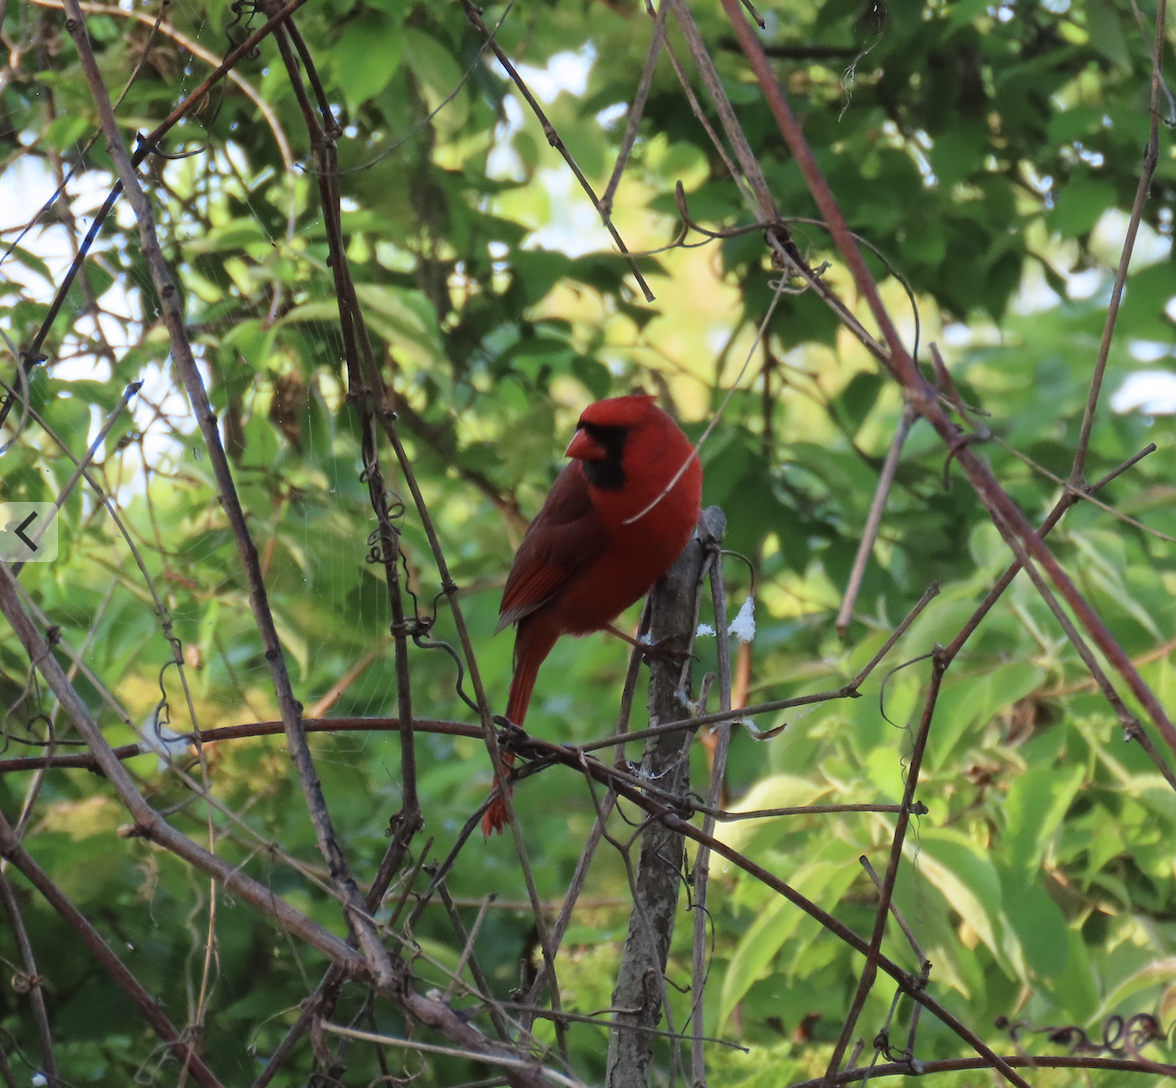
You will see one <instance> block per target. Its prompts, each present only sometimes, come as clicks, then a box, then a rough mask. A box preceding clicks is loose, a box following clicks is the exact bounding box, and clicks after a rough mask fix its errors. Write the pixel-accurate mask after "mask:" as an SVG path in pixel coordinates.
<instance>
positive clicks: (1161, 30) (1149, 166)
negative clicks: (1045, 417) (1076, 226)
mask: <svg viewBox="0 0 1176 1088" xmlns="http://www.w3.org/2000/svg"><path fill="white" fill-rule="evenodd" d="M1167 15H1168V2H1167V0H1158V3H1157V4H1156V36H1155V46H1154V48H1153V59H1152V82H1151V103H1150V109H1149V110H1148V114H1149V116H1150V118H1151V131H1150V134H1149V136H1148V141H1147V147H1146V149H1145V150H1144V153H1143V168H1142V169H1141V170H1140V172H1139V185H1138V186H1137V187H1136V189H1135V200H1134V202H1133V203H1132V205H1131V218H1130V219H1129V220H1128V222H1127V234H1126V236H1125V237H1124V239H1123V251H1122V252H1121V253H1120V254H1119V267H1118V268H1117V269H1116V271H1115V285H1114V287H1113V288H1111V297H1110V300H1109V302H1108V303H1107V317H1106V321H1105V322H1104V324H1103V332H1102V339H1101V340H1100V341H1099V345H1098V356H1097V357H1096V358H1095V361H1094V373H1093V374H1092V375H1091V378H1090V393H1089V395H1088V396H1087V398H1086V408H1085V409H1084V410H1083V412H1082V428H1081V430H1080V431H1079V433H1078V443H1077V445H1076V446H1075V449H1074V463H1073V465H1072V466H1071V468H1070V484H1071V485H1072V486H1074V487H1079V486H1081V484H1082V481H1083V479H1084V474H1085V470H1086V454H1087V451H1088V449H1089V448H1090V435H1091V432H1092V431H1093V430H1094V416H1095V412H1096V410H1097V409H1098V400H1099V395H1100V394H1101V392H1102V383H1103V377H1104V375H1105V374H1106V368H1107V358H1108V356H1109V355H1110V353H1111V341H1112V339H1113V338H1114V335H1115V325H1116V323H1117V322H1118V319H1119V305H1120V303H1121V302H1122V301H1123V288H1124V287H1125V285H1126V283H1127V271H1128V269H1129V268H1130V266H1131V255H1132V253H1133V252H1134V251H1135V239H1136V237H1137V236H1138V234H1139V224H1140V221H1141V220H1142V218H1143V206H1144V204H1145V203H1146V201H1147V196H1148V192H1149V190H1150V189H1151V183H1152V178H1153V177H1154V176H1155V172H1156V166H1157V164H1158V163H1159V161H1160V88H1161V87H1162V86H1163V83H1164V76H1163V68H1164V42H1165V40H1166V38H1165V27H1166V23H1167Z"/></svg>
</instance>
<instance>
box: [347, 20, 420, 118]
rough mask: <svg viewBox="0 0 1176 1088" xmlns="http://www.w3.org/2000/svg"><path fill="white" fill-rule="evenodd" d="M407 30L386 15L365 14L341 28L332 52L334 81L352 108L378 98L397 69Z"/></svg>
mask: <svg viewBox="0 0 1176 1088" xmlns="http://www.w3.org/2000/svg"><path fill="white" fill-rule="evenodd" d="M409 33H410V32H409V31H402V30H400V29H399V28H398V27H397V25H396V23H395V22H393V20H392V19H390V18H388V16H386V15H384V14H382V13H380V12H376V11H367V12H365V13H364V14H362V15H360V16H359V17H358V18H357V19H353V20H352V21H351V22H349V23H348V24H347V25H346V26H345V27H344V28H343V33H342V34H341V35H340V36H339V41H338V42H336V43H335V46H334V48H333V49H332V51H331V52H332V58H333V61H334V68H335V80H336V82H337V83H338V84H339V86H340V87H342V88H343V93H344V94H345V95H347V100H348V102H349V104H350V105H351V108H352V109H355V108H356V107H357V106H358V105H359V104H360V103H361V102H366V101H367V100H368V99H369V98H374V97H375V96H376V95H378V94H379V93H380V92H381V91H382V90H383V89H384V88H385V87H386V86H388V82H389V81H390V80H391V79H392V77H393V75H395V74H396V69H397V68H399V67H400V58H401V51H402V48H403V46H404V44H405V38H406V37H407V35H408V34H409Z"/></svg>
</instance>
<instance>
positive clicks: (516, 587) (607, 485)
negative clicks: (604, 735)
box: [482, 395, 702, 837]
mask: <svg viewBox="0 0 1176 1088" xmlns="http://www.w3.org/2000/svg"><path fill="white" fill-rule="evenodd" d="M565 456H567V457H570V458H572V463H571V464H570V465H567V466H566V467H565V468H564V470H563V471H562V472H561V473H560V474H559V477H558V479H556V481H555V485H554V486H553V487H552V489H551V494H549V495H548V496H547V501H546V502H545V503H544V504H543V509H542V510H540V511H539V514H538V516H537V517H536V518H535V520H534V521H533V522H531V526H530V528H529V529H528V530H527V533H526V536H524V537H523V542H522V544H521V545H519V550H518V553H517V554H516V555H515V559H514V565H513V566H512V567H511V569H510V575H509V576H508V577H507V579H506V589H505V590H504V591H503V594H502V606H501V608H500V609H499V620H498V629H497V631H501V630H502V629H503V628H504V627H507V626H509V625H510V624H512V623H517V624H518V631H517V633H516V635H515V649H514V677H513V679H512V680H511V684H510V699H509V701H508V703H507V707H506V716H507V718H509V719H510V721H511V722H513V723H514V724H515V725H522V724H523V720H524V719H525V718H526V716H527V706H528V704H529V703H530V701H531V691H532V689H533V688H534V687H535V676H536V674H537V673H538V672H539V666H540V665H542V664H543V661H544V659H545V658H546V657H547V655H548V654H549V653H550V652H551V648H552V647H553V646H554V645H555V641H556V639H558V638H559V636H560V635H586V634H589V633H590V632H592V631H600V630H603V629H604V628H606V627H608V626H609V625H610V624H611V623H612V621H613V620H615V619H616V618H617V616H619V615H620V614H621V613H622V612H623V611H624V610H625V609H626V608H628V607H629V605H631V604H632V603H633V602H634V601H636V600H639V599H640V598H641V597H643V596H645V594H646V593H648V592H649V590H650V589H651V588H652V587H653V583H654V582H656V581H657V580H658V579H659V578H660V577H661V576H662V575H663V574H665V573H666V571H667V570H669V569H670V567H671V566H672V565H673V563H674V560H675V559H677V558H678V556H679V555H681V554H682V549H683V548H685V547H686V542H687V541H688V540H689V539H690V534H691V533H692V532H693V531H694V527H695V525H696V524H697V523H698V516H699V513H700V503H701V498H702V468H701V466H700V465H699V461H698V454H697V453H695V452H694V450H693V449H692V447H691V445H690V440H689V439H688V438H687V437H686V436H685V435H684V434H683V433H682V431H681V430H680V429H679V428H678V425H677V424H676V423H675V422H674V421H673V419H672V418H671V417H670V416H669V415H667V414H666V413H665V412H663V411H662V410H661V409H660V408H658V407H657V405H656V404H654V400H653V397H649V396H644V395H635V396H629V397H613V398H612V399H611V400H601V401H597V402H596V403H595V404H591V405H589V406H588V407H587V408H585V409H584V413H583V415H581V416H580V422H579V423H578V424H576V434H575V437H574V438H573V439H572V441H571V444H570V445H569V446H568V448H567V453H566V454H565ZM675 478H676V479H675ZM671 484H672V486H671ZM667 488H668V490H667ZM497 631H496V632H495V633H496V634H497ZM503 758H504V759H505V760H506V762H507V763H513V762H514V755H513V753H510V752H505V753H504V754H503ZM505 823H506V805H505V804H504V802H503V800H502V798H501V797H500V796H497V795H496V796H494V797H493V799H492V800H491V804H490V807H489V808H488V809H487V810H486V815H485V816H484V817H483V819H482V831H483V833H484V834H485V835H486V836H487V837H489V835H490V832H491V831H499V832H501V831H502V828H503V826H504V825H505Z"/></svg>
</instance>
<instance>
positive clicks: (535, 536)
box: [497, 461, 611, 631]
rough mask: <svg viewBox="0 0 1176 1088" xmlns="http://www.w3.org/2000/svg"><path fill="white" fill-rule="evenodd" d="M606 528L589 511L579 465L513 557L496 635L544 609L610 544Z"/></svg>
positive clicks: (557, 487)
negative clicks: (544, 606)
mask: <svg viewBox="0 0 1176 1088" xmlns="http://www.w3.org/2000/svg"><path fill="white" fill-rule="evenodd" d="M610 535H611V534H610V533H609V530H608V526H607V525H605V523H604V521H603V520H602V519H601V517H600V514H599V513H598V512H597V510H596V508H595V507H594V506H593V505H592V499H591V497H590V496H589V494H588V484H587V482H586V481H585V479H584V472H583V469H582V467H581V465H580V463H579V462H578V461H573V462H572V463H571V464H570V465H568V466H567V467H566V468H565V469H564V470H563V472H561V473H560V474H559V477H558V478H557V479H556V481H555V484H554V485H553V486H552V488H551V494H549V495H548V496H547V502H546V503H544V505H543V509H542V510H540V511H539V514H538V516H537V517H536V518H535V520H534V521H533V522H532V523H531V527H530V528H529V529H528V530H527V535H526V536H525V537H523V542H522V544H520V545H519V550H518V552H517V553H516V554H515V559H514V565H513V566H512V567H511V568H510V574H509V576H508V577H507V579H506V588H505V589H504V590H503V592H502V605H501V607H500V608H499V617H498V627H497V631H501V630H502V629H503V628H504V627H509V626H510V625H511V624H512V623H516V622H517V621H518V620H521V619H522V618H523V617H524V616H529V615H531V613H532V612H535V611H537V610H538V609H540V608H542V607H543V605H545V604H546V603H547V602H548V601H550V600H551V599H552V598H553V597H555V596H556V594H558V593H559V591H560V590H561V589H562V588H563V587H564V586H565V585H566V584H567V583H568V581H569V580H570V579H571V578H573V577H574V576H575V575H576V574H577V573H579V572H580V571H581V570H583V569H584V567H585V566H587V565H588V564H589V563H590V562H592V560H593V559H595V558H596V556H597V555H599V554H600V552H601V551H602V550H603V548H604V546H605V545H606V544H607V543H608V541H609V537H610Z"/></svg>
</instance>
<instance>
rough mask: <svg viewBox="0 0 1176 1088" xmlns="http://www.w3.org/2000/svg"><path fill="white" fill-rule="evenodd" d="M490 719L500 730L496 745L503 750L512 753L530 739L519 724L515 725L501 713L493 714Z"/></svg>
mask: <svg viewBox="0 0 1176 1088" xmlns="http://www.w3.org/2000/svg"><path fill="white" fill-rule="evenodd" d="M491 721H493V722H494V724H495V725H496V726H498V728H499V729H500V730H501V732H500V733H499V734H498V746H499V747H500V748H501V749H502V750H503V751H504V752H509V753H511V754H512V755H513V754H514V753H515V752H518V751H519V750H520V749H521V748H522V746H523V745H524V744H525V743H526V742H527V741H528V740H529V739H530V738H529V737H528V736H527V731H526V730H525V729H524V728H523V727H522V726H521V725H515V723H514V722H512V721H511V720H510V719H509V718H507V717H504V716H503V715H502V714H495V715H494V717H493V718H492V719H491Z"/></svg>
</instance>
